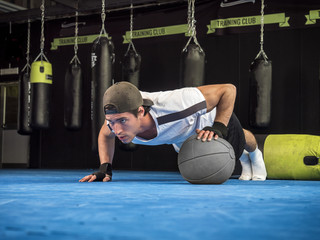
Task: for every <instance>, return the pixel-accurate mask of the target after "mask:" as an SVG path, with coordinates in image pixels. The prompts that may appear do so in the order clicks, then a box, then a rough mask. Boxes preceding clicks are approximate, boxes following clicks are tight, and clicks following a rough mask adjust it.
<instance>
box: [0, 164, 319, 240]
mask: <svg viewBox="0 0 320 240" xmlns="http://www.w3.org/2000/svg"><path fill="white" fill-rule="evenodd" d="M88 173H91V171H85V170H0V239H1V240H4V239H23V240H24V239H31V240H37V239H86V240H100V239H110V240H136V239H148V240H149V239H196V240H198V239H199V240H206V239H210V240H211V239H218V240H220V239H233V240H238V239H246V240H248V239H259V240H260V239H290V240H293V239H308V240H312V239H320V227H319V223H320V203H319V201H320V182H319V181H284V180H278V181H276V180H267V181H265V182H253V181H249V182H243V181H239V180H237V179H230V180H229V181H227V182H226V183H224V184H222V185H192V184H189V183H188V182H186V181H184V180H183V179H182V177H181V176H180V175H179V173H176V172H137V171H114V178H113V182H110V183H102V182H94V183H79V182H78V180H79V179H80V178H82V177H83V176H85V175H87V174H88Z"/></svg>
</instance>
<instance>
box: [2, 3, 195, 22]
mask: <svg viewBox="0 0 320 240" xmlns="http://www.w3.org/2000/svg"><path fill="white" fill-rule="evenodd" d="M198 1H201V0H198ZM18 2H26V1H21V0H20V1H18V0H16V1H1V0H0V23H4V22H9V21H11V22H19V21H22V22H23V21H27V20H28V19H38V18H39V11H40V10H39V6H40V4H41V0H40V1H39V0H38V1H36V2H32V5H33V6H34V7H30V3H29V6H27V5H28V4H27V5H26V4H24V5H26V6H24V5H21V4H20V5H18V4H17V3H18ZM27 2H29V1H27ZM105 2H106V11H107V12H110V11H120V10H125V9H129V8H130V5H131V3H133V7H134V8H145V7H151V6H161V5H168V4H177V3H179V2H180V3H183V2H187V0H106V1H105ZM77 3H78V12H79V14H81V15H88V14H97V13H101V4H102V0H90V1H88V0H79V1H78V0H50V1H49V0H46V1H45V6H46V12H45V15H46V19H55V18H63V17H67V16H73V15H74V14H75V9H76V7H77Z"/></svg>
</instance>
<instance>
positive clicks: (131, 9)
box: [125, 2, 138, 56]
mask: <svg viewBox="0 0 320 240" xmlns="http://www.w3.org/2000/svg"><path fill="white" fill-rule="evenodd" d="M132 32H133V5H132V2H131V5H130V40H129V45H128V49H127V52H126V53H125V56H126V55H127V54H128V52H129V50H130V48H132V49H133V51H134V52H135V54H136V56H137V55H138V53H137V51H136V48H135V47H134V45H133V42H132V38H133V35H132Z"/></svg>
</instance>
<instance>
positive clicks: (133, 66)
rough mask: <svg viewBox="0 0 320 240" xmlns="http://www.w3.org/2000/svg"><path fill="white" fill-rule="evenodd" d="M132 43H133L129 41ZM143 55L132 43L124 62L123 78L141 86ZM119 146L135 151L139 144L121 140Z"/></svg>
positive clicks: (122, 148) (125, 149)
mask: <svg viewBox="0 0 320 240" xmlns="http://www.w3.org/2000/svg"><path fill="white" fill-rule="evenodd" d="M129 44H132V43H129ZM140 65H141V56H140V54H138V53H137V52H136V51H135V49H134V47H133V45H130V46H129V48H128V51H127V52H126V54H125V55H124V58H123V64H122V80H123V81H127V82H130V83H132V84H133V85H135V86H136V87H137V88H139V74H140ZM119 147H120V149H121V150H124V151H135V150H137V149H138V146H137V145H136V144H134V143H132V142H130V143H122V142H119Z"/></svg>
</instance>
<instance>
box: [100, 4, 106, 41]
mask: <svg viewBox="0 0 320 240" xmlns="http://www.w3.org/2000/svg"><path fill="white" fill-rule="evenodd" d="M105 20H106V3H105V0H102V4H101V23H102V26H101V31H100V37H101V36H102V35H107V32H106V29H105V25H104V22H105Z"/></svg>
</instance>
